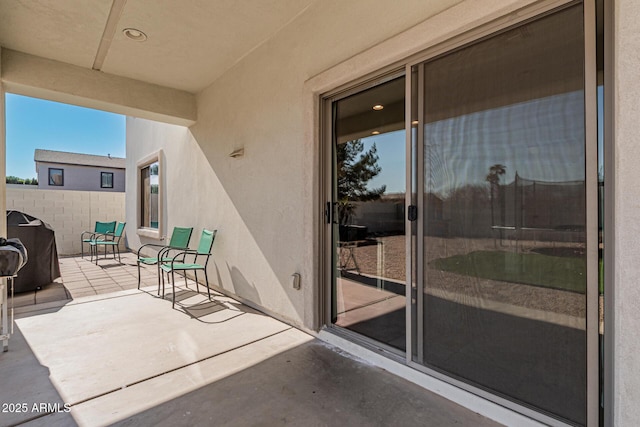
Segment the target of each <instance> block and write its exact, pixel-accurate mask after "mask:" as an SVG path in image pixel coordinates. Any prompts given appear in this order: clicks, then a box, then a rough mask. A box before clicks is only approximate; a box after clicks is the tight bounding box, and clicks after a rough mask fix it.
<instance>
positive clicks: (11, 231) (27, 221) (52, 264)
mask: <svg viewBox="0 0 640 427" xmlns="http://www.w3.org/2000/svg"><path fill="white" fill-rule="evenodd" d="M7 236H8V237H9V238H18V239H20V241H21V242H22V244H23V245H24V247H25V248H26V249H27V252H28V254H29V262H28V263H27V264H26V265H25V266H24V267H22V269H21V270H20V272H19V274H18V277H16V278H15V280H14V290H15V292H16V293H17V292H28V291H33V290H35V289H40V288H41V287H42V286H44V285H46V284H49V283H51V282H53V281H54V280H55V279H57V278H58V277H60V266H59V265H58V250H57V249H56V239H55V233H54V231H53V228H51V226H50V225H49V224H47V223H45V222H43V221H41V220H39V219H38V218H35V217H33V216H31V215H28V214H25V213H23V212H19V211H13V210H10V211H7Z"/></svg>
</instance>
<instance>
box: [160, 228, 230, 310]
mask: <svg viewBox="0 0 640 427" xmlns="http://www.w3.org/2000/svg"><path fill="white" fill-rule="evenodd" d="M217 232H218V230H213V231H209V230H202V235H201V236H200V243H199V244H198V249H196V250H193V249H187V250H184V251H181V252H178V253H177V254H176V255H175V256H174V257H173V259H172V260H171V262H170V263H161V264H160V269H161V270H162V295H163V296H164V273H167V280H169V273H171V287H172V290H173V294H172V300H171V307H175V306H176V280H175V272H176V271H183V272H184V273H185V274H184V280H185V283H186V281H187V273H186V272H187V271H193V273H194V274H195V282H196V289H197V290H198V292H200V286H199V284H198V270H203V271H204V278H205V283H206V285H207V295H208V296H209V300H211V290H210V288H209V277H208V276H207V264H208V263H209V258H211V247H212V246H213V241H214V240H215V238H216V233H217ZM188 255H193V262H192V263H187V262H185V258H186V256H188ZM179 258H182V259H179ZM203 258H204V263H199V262H198V261H199V260H201V259H203Z"/></svg>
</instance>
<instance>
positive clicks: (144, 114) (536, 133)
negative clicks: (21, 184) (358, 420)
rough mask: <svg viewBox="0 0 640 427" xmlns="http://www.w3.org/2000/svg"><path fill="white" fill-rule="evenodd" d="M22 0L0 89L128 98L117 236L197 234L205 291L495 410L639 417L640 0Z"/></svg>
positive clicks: (525, 417)
mask: <svg viewBox="0 0 640 427" xmlns="http://www.w3.org/2000/svg"><path fill="white" fill-rule="evenodd" d="M32 3H33V4H31V3H29V2H0V17H2V19H0V23H3V24H5V23H6V25H4V27H6V30H5V29H4V27H2V26H0V45H2V46H3V47H2V52H1V54H2V55H1V57H0V59H1V61H0V62H1V63H0V71H1V73H2V74H1V79H2V81H1V82H0V83H1V84H2V86H0V96H2V91H3V90H4V91H7V92H12V93H17V94H22V95H28V96H39V97H42V98H46V99H51V100H55V101H60V102H66V103H73V104H78V105H82V106H87V107H92V108H100V109H103V110H107V111H112V112H116V113H120V114H125V115H127V116H128V118H127V155H126V158H127V174H126V181H127V186H126V188H127V190H126V193H125V194H126V205H127V207H126V210H127V238H128V242H129V245H130V246H131V247H132V248H134V249H137V248H139V247H140V246H141V245H142V244H145V243H163V242H165V240H163V238H164V237H165V236H167V235H170V233H171V230H172V228H173V227H174V226H193V227H194V228H195V230H194V236H196V237H195V238H194V239H192V247H196V245H197V240H198V236H199V234H200V232H201V230H202V229H203V228H207V229H217V230H218V234H217V237H216V241H215V244H214V247H213V253H214V262H212V263H209V271H208V273H209V278H210V281H211V282H213V284H214V286H215V287H216V289H217V290H219V291H221V292H223V293H225V294H229V295H232V296H235V297H237V298H239V299H240V300H241V301H243V302H246V303H247V304H249V305H251V306H253V307H255V308H257V309H259V310H262V311H264V312H266V313H268V314H270V315H273V316H276V317H277V318H279V319H282V320H283V321H286V322H288V323H289V324H291V325H292V326H293V327H296V328H300V329H302V330H305V331H307V332H309V333H311V334H313V335H314V336H316V337H319V338H320V339H323V340H326V341H328V342H331V343H334V344H336V345H338V346H340V347H341V348H342V349H346V350H347V351H349V352H352V353H356V354H357V355H359V356H360V357H364V358H366V359H367V360H370V361H372V362H374V363H376V364H377V365H379V366H382V367H383V368H385V369H387V370H389V371H391V372H393V373H396V374H399V375H402V376H404V377H405V378H408V379H409V380H411V381H413V382H415V383H418V384H420V385H422V386H424V387H427V388H429V389H430V390H433V391H434V392H436V393H439V394H441V395H443V396H445V397H446V398H448V399H450V400H452V401H455V402H457V403H459V404H461V405H464V406H466V407H468V408H471V409H472V410H474V411H476V412H479V413H481V414H483V415H485V416H488V417H491V418H493V419H495V420H498V421H500V422H501V423H503V424H506V425H515V426H521V425H537V424H536V423H542V424H545V425H591V426H597V425H598V424H599V420H600V419H602V420H603V424H604V425H615V426H636V425H638V420H640V405H638V402H640V375H638V372H639V371H640V351H639V349H640V286H639V285H638V284H639V283H640V262H638V260H639V259H640V209H639V208H638V200H640V186H639V185H638V184H637V183H638V181H639V180H640V167H638V165H639V164H640V148H639V143H638V139H639V138H638V135H640V120H639V119H638V115H639V114H640V79H638V70H640V55H639V54H638V53H639V52H640V37H639V36H638V35H639V30H638V29H639V26H638V22H640V1H638V0H606V1H604V0H597V1H596V0H584V1H580V0H575V1H574V0H432V1H421V0H399V1H393V2H392V1H388V0H349V1H340V0H323V1H311V0H300V1H284V0H264V1H244V2H242V1H239V2H225V1H220V0H211V1H208V2H203V1H185V2H150V1H147V2H140V1H135V0H131V1H129V2H113V7H112V8H110V7H108V5H109V4H110V3H111V2H106V5H105V4H104V2H98V1H92V2H78V1H75V2H74V1H70V0H59V1H56V2H47V5H46V8H45V7H44V6H42V5H41V4H40V3H38V2H32ZM125 3H126V7H125ZM231 3H233V4H232V6H228V7H227V4H231ZM97 4H100V5H101V7H96V5H97ZM69 11H73V13H69ZM105 23H107V24H105ZM131 23H136V25H139V27H140V28H139V29H137V30H132V29H128V28H125V27H127V26H128V25H133V24H131ZM105 25H106V27H105ZM34 28H35V29H37V30H38V31H31V30H33V29H34ZM144 31H148V32H149V33H148V36H149V39H148V40H147V41H146V42H145V41H144V40H145V39H146V36H145V35H144ZM88 40H89V41H91V40H94V41H96V42H95V43H93V44H92V43H87V41H88ZM96 45H99V46H96ZM92 47H93V48H92ZM3 107H4V103H2V102H0V117H4V112H3V111H2V108H3ZM0 120H2V119H0ZM2 128H3V127H2V123H0V130H2ZM4 139H5V136H4V132H1V131H0V150H4V149H5V145H4ZM358 140H361V142H362V150H361V151H360V153H365V152H366V153H368V157H367V156H364V157H365V160H364V161H363V163H362V164H360V165H357V164H356V162H357V161H358V159H360V158H361V155H360V153H355V152H352V153H347V155H348V156H351V157H349V158H347V160H348V161H345V158H339V157H338V154H340V152H341V150H342V151H344V148H345V147H346V146H347V143H351V144H353V146H354V147H356V148H358V144H357V143H354V141H358ZM373 142H375V143H376V148H377V154H376V153H375V152H374V151H373ZM341 155H344V153H342V154H341ZM376 156H378V157H379V162H378V165H377V166H379V167H380V171H378V172H379V173H378V172H376V171H377V169H376V165H375V164H374V163H375V161H374V160H373V159H375V157H376ZM367 159H368V160H367ZM58 160H60V159H58ZM350 162H351V163H350ZM367 162H369V164H366V163H367ZM56 164H57V165H58V166H52V167H53V168H54V169H55V168H58V169H64V168H65V167H67V166H65V165H64V164H63V163H60V162H57V163H56ZM43 167H45V166H43ZM49 167H51V166H46V167H45V169H46V170H47V171H46V174H45V176H40V175H39V177H38V178H39V180H40V182H42V183H48V182H50V181H49V179H50V177H49V175H48V174H49V172H48V168H49ZM348 168H351V169H348ZM599 169H602V170H603V172H604V173H603V177H604V184H603V185H602V188H603V193H604V194H603V195H602V197H601V198H599V197H598V170H599ZM56 174H57V172H55V171H54V173H53V177H52V178H51V179H52V181H51V182H54V183H55V182H56V179H57V178H56ZM376 174H377V176H375V178H374V179H372V178H373V176H374V175H376ZM67 179H68V173H67V172H66V170H65V173H64V180H65V181H66V180H67ZM92 179H93V178H92ZM369 179H371V181H370V182H369V181H368V180H369ZM348 180H351V181H352V182H351V184H349V185H352V186H353V188H355V190H353V189H352V190H353V191H351V193H352V194H354V195H355V196H354V197H353V198H352V199H351V200H349V199H348V198H346V197H342V196H344V194H347V192H345V190H344V188H343V189H341V188H340V186H344V184H343V181H344V182H347V181H348ZM376 180H377V181H376ZM95 182H98V183H99V182H100V180H99V179H98V178H97V177H96V180H95ZM365 184H367V185H365ZM368 184H370V185H368ZM1 185H4V184H0V189H2V188H4V187H1ZM412 185H413V187H412V188H411V186H412ZM385 186H387V187H386V191H388V192H393V193H403V192H406V197H405V199H404V205H401V204H400V203H398V204H395V201H394V202H392V201H388V204H387V205H384V206H374V205H370V206H367V209H366V210H365V209H361V212H357V209H358V207H359V206H361V205H362V204H364V203H376V201H375V191H374V190H376V189H378V190H379V189H382V190H383V191H385V188H383V187H385ZM356 187H357V188H356ZM407 187H410V188H407ZM347 190H348V189H347ZM378 196H379V194H378ZM0 200H3V198H0ZM399 200H402V198H399ZM599 200H600V202H599ZM1 203H4V201H0V207H2V204H1ZM156 203H157V204H156ZM344 208H348V209H352V210H353V211H354V215H353V218H354V220H353V221H354V222H353V223H352V224H349V225H352V226H354V227H360V228H358V230H362V231H363V232H368V235H366V236H364V238H358V239H357V240H359V241H355V242H353V241H352V242H348V241H347V242H344V241H340V238H341V236H340V235H339V232H338V230H339V227H338V224H339V223H340V218H339V215H338V214H337V212H339V210H340V209H344ZM0 210H1V209H0ZM358 214H362V216H366V221H367V223H366V225H362V224H357V221H358V218H359V217H358ZM599 215H601V217H602V220H601V221H600V223H599ZM400 216H402V218H404V230H402V229H401V227H402V225H403V224H402V221H400V219H399V218H400ZM0 224H1V223H0ZM365 228H366V230H365ZM0 231H2V230H1V229H0ZM342 254H346V258H345V259H344V261H342V260H340V261H339V260H338V258H339V256H341V255H342ZM356 261H357V266H356V265H355V264H356ZM600 266H603V267H604V269H602V268H601V267H600ZM292 277H293V279H292ZM297 278H300V279H301V280H299V281H298V280H297ZM298 284H299V285H300V286H297V285H298ZM214 333H215V332H214ZM158 339H162V337H158ZM309 369H321V370H322V369H332V367H331V366H321V367H318V366H310V367H309ZM341 387H342V385H341V384H336V393H338V394H339V393H341V392H344V391H343V390H342V389H341ZM367 403H368V402H366V401H363V408H364V409H363V410H366V406H367ZM331 410H332V408H329V407H328V408H327V411H328V412H331ZM394 410H401V411H411V410H412V407H411V402H407V404H406V405H404V406H403V407H401V408H390V414H391V415H390V418H389V419H388V420H383V421H381V423H383V422H388V423H389V424H393V418H392V414H393V411H394ZM420 415H421V416H422V418H418V417H416V423H423V424H426V423H428V422H429V419H428V418H429V415H428V414H420ZM309 422H311V423H312V422H313V420H309Z"/></svg>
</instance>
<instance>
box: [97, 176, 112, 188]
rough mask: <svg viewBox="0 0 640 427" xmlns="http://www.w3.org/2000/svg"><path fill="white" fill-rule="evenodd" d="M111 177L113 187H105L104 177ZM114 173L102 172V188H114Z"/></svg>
mask: <svg viewBox="0 0 640 427" xmlns="http://www.w3.org/2000/svg"><path fill="white" fill-rule="evenodd" d="M105 175H111V185H104V176H105ZM113 178H114V173H113V172H100V188H113Z"/></svg>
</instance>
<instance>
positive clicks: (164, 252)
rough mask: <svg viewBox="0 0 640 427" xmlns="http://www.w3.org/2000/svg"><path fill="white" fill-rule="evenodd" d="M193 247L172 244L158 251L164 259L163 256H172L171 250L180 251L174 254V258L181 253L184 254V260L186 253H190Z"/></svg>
mask: <svg viewBox="0 0 640 427" xmlns="http://www.w3.org/2000/svg"><path fill="white" fill-rule="evenodd" d="M190 250H191V249H185V248H173V247H171V246H166V247H165V248H164V249H162V250H161V251H160V252H158V259H163V258H170V257H172V254H171V252H173V251H178V252H177V253H176V254H175V255H174V256H173V259H176V258H178V257H179V256H180V255H182V259H183V260H184V257H185V255H186V253H188V252H189V251H190Z"/></svg>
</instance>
